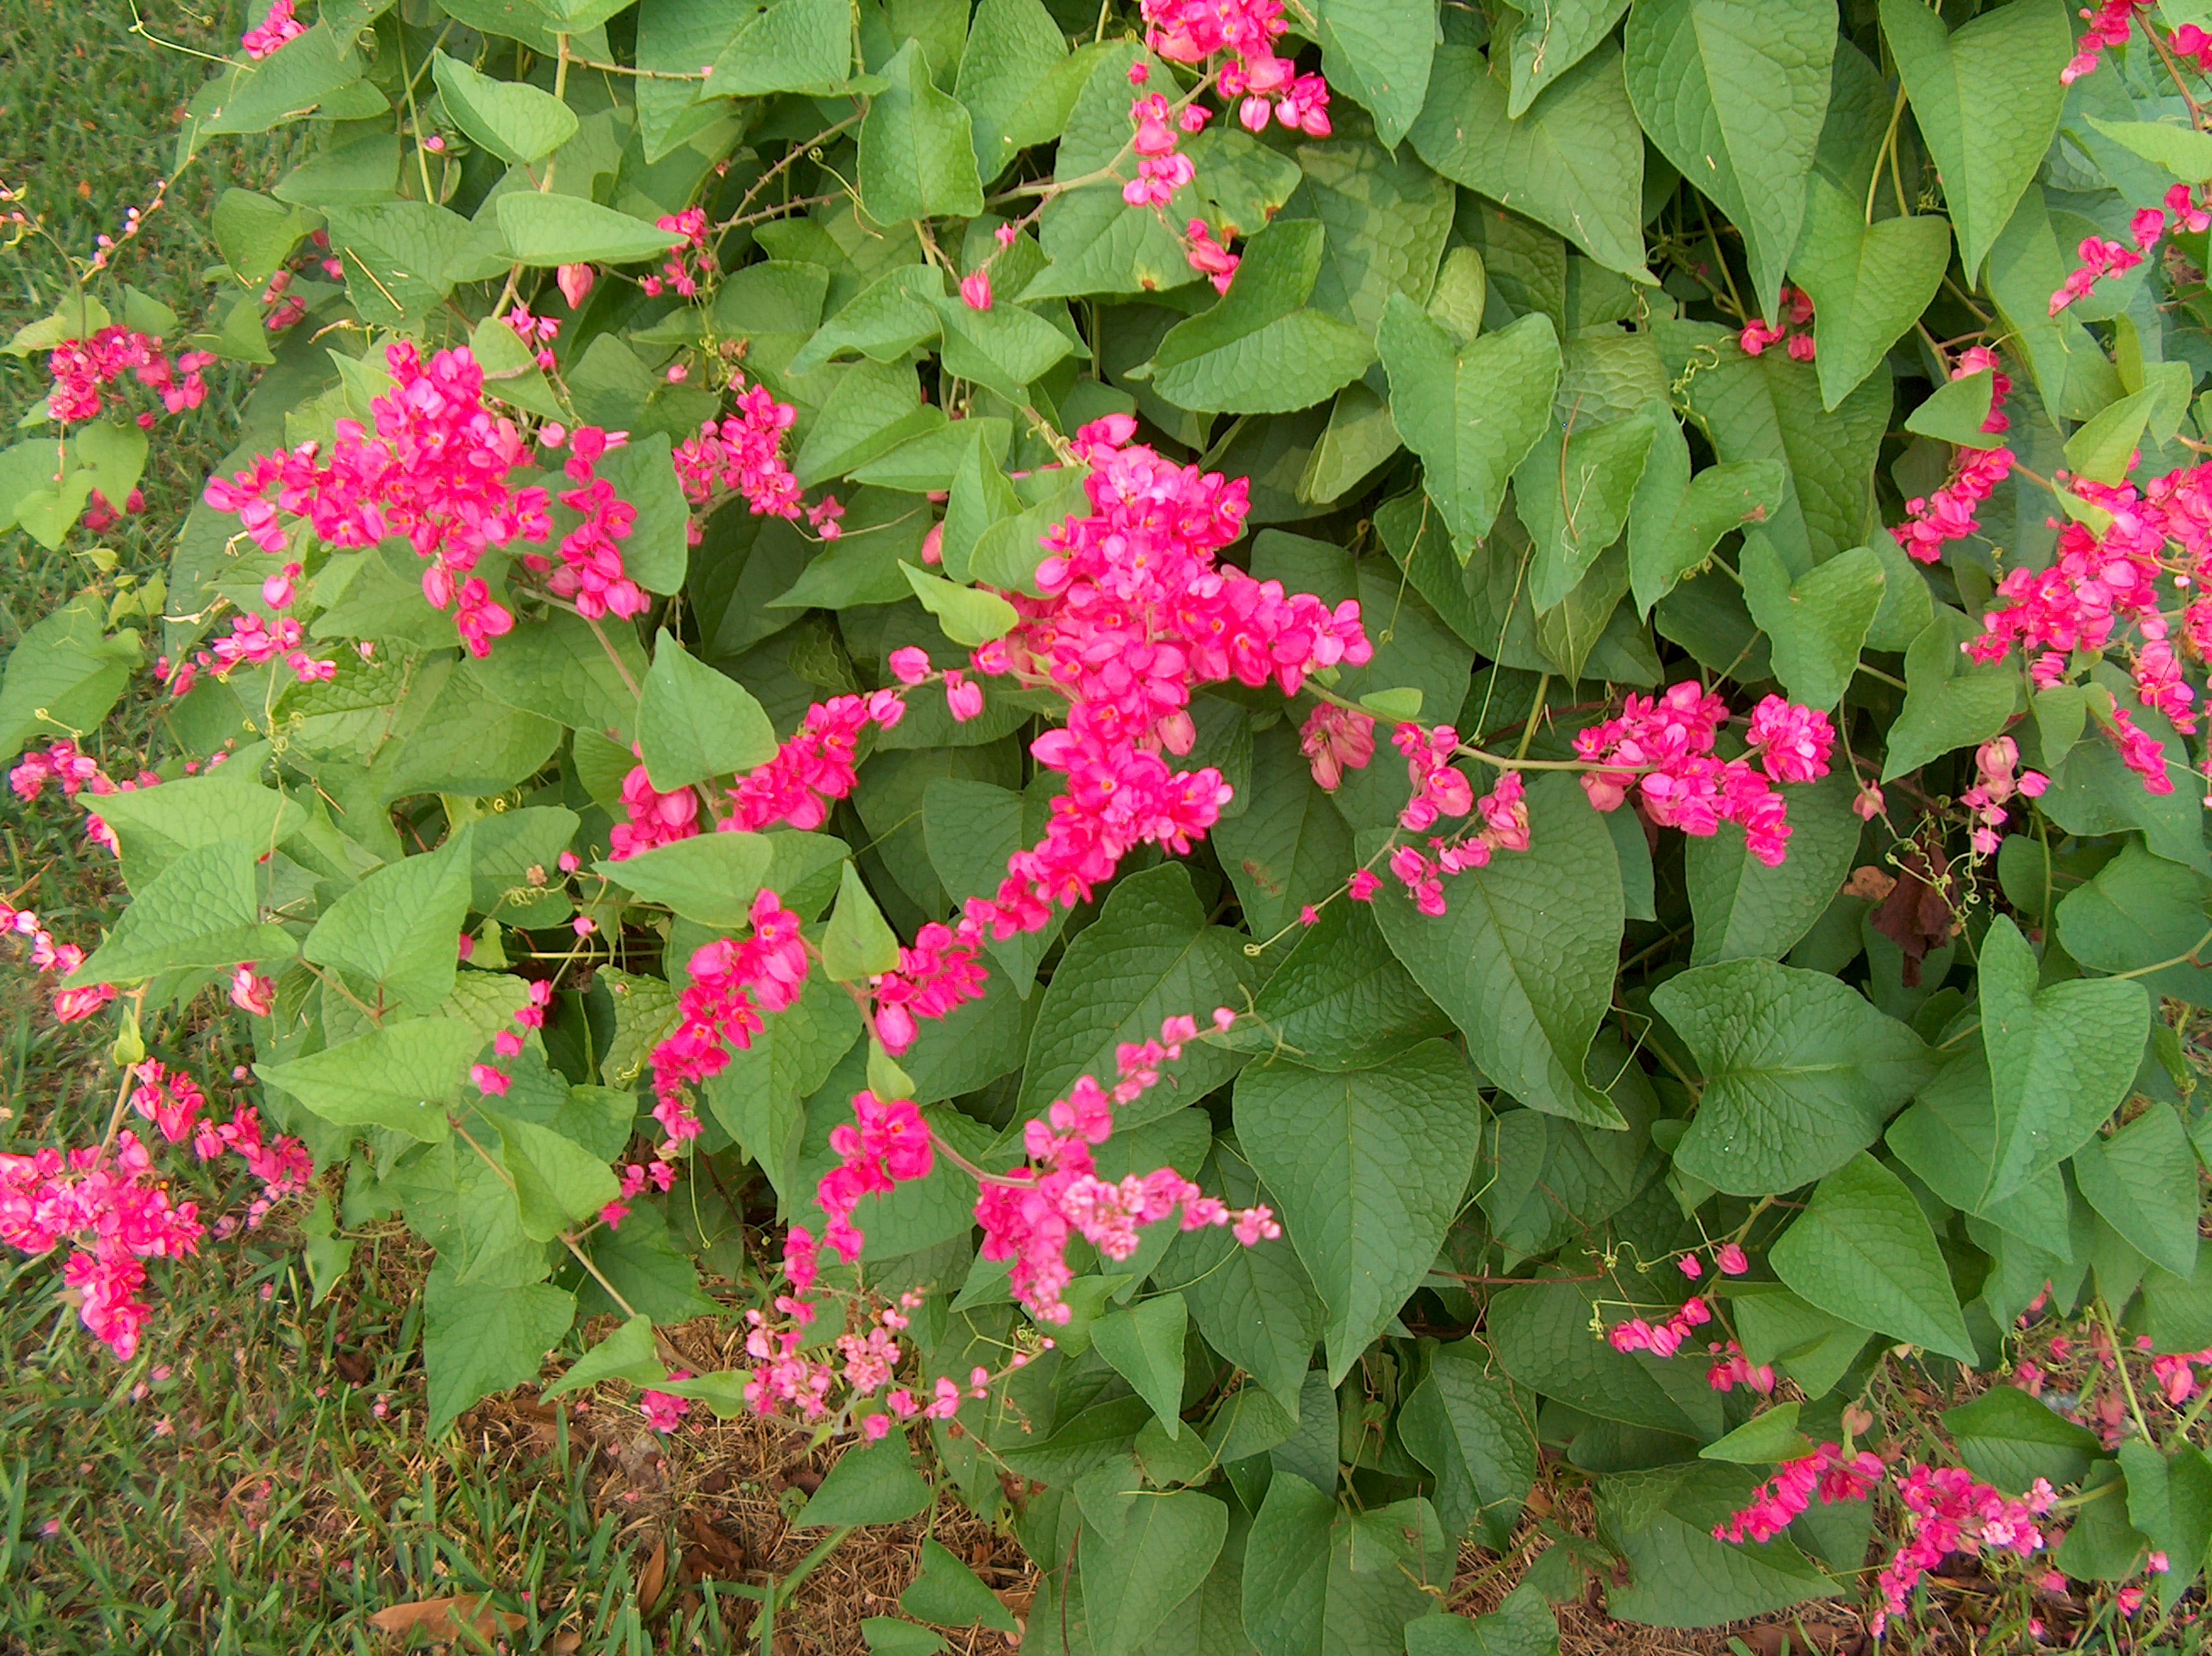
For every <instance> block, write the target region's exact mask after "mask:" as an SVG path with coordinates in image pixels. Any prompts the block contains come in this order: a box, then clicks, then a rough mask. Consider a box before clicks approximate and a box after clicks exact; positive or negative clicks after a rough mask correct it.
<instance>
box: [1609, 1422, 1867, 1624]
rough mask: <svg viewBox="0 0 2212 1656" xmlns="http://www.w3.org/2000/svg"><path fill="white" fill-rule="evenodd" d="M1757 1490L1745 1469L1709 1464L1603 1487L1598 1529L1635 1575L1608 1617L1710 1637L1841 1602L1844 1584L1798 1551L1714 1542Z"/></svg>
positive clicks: (1616, 1595) (1789, 1546) (1629, 1477)
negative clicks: (1713, 1629)
mask: <svg viewBox="0 0 2212 1656" xmlns="http://www.w3.org/2000/svg"><path fill="white" fill-rule="evenodd" d="M1753 1482H1754V1474H1753V1473H1752V1472H1750V1471H1749V1470H1746V1469H1745V1468H1742V1467H1738V1466H1728V1465H1723V1464H1716V1463H1713V1462H1710V1461H1705V1462H1696V1463H1692V1464H1688V1465H1682V1466H1666V1467H1661V1468H1659V1469H1657V1470H1654V1471H1649V1472H1627V1473H1621V1474H1618V1475H1616V1476H1612V1477H1608V1478H1607V1479H1605V1480H1604V1481H1603V1482H1601V1483H1600V1484H1599V1485H1598V1522H1599V1523H1600V1524H1601V1525H1603V1526H1604V1529H1605V1532H1606V1533H1607V1535H1609V1536H1611V1537H1613V1538H1614V1540H1615V1542H1616V1543H1617V1544H1618V1545H1619V1546H1620V1552H1621V1557H1622V1560H1623V1562H1626V1565H1627V1566H1628V1573H1629V1580H1628V1581H1627V1583H1626V1585H1625V1586H1610V1587H1608V1588H1607V1592H1606V1596H1605V1598H1606V1609H1607V1611H1608V1612H1609V1613H1610V1614H1611V1615H1613V1616H1614V1617H1615V1618H1617V1619H1619V1620H1621V1621H1626V1622H1638V1623H1643V1624H1644V1625H1645V1626H1647V1627H1665V1628H1700V1627H1710V1626H1711V1625H1713V1624H1715V1623H1718V1622H1722V1621H1737V1620H1741V1619H1744V1618H1747V1617H1750V1616H1761V1615H1765V1614H1766V1613H1767V1612H1769V1611H1771V1610H1787V1609H1788V1608H1789V1607H1790V1605H1792V1604H1802V1603H1804V1602H1805V1601H1806V1600H1808V1599H1810V1598H1832V1597H1833V1596H1835V1594H1836V1592H1838V1588H1837V1586H1836V1585H1835V1583H1834V1582H1832V1581H1831V1580H1829V1579H1828V1577H1827V1576H1826V1574H1824V1573H1823V1572H1822V1571H1821V1570H1820V1568H1819V1567H1818V1566H1817V1565H1815V1564H1814V1563H1813V1562H1811V1561H1810V1560H1808V1558H1807V1557H1806V1556H1805V1555H1804V1554H1802V1552H1800V1551H1798V1550H1797V1548H1796V1546H1795V1545H1794V1544H1793V1543H1790V1542H1789V1541H1786V1540H1775V1541H1769V1542H1767V1543H1764V1544H1763V1545H1761V1544H1753V1545H1747V1546H1737V1545H1735V1544H1734V1543H1729V1542H1725V1541H1717V1540H1715V1539H1714V1537H1713V1533H1712V1532H1713V1529H1714V1526H1715V1525H1719V1524H1723V1523H1725V1522H1726V1521H1727V1520H1728V1518H1729V1514H1730V1513H1734V1512H1735V1511H1736V1510H1738V1509H1739V1508H1741V1507H1742V1506H1743V1505H1744V1504H1745V1502H1746V1501H1748V1500H1749V1499H1750V1496H1751V1491H1752V1487H1753Z"/></svg>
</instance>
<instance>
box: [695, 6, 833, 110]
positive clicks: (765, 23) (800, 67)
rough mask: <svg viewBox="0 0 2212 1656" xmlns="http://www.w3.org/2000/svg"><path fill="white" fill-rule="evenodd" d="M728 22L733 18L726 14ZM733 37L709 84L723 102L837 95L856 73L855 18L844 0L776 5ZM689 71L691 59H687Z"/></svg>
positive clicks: (747, 20) (750, 17)
mask: <svg viewBox="0 0 2212 1656" xmlns="http://www.w3.org/2000/svg"><path fill="white" fill-rule="evenodd" d="M724 15H725V16H726V15H727V14H726V13H725V14H724ZM741 15H744V21H742V22H741V23H739V24H738V30H737V33H734V34H732V35H731V36H730V43H729V44H728V45H727V46H724V47H723V48H722V51H721V55H720V57H718V58H715V59H714V73H713V74H712V75H710V76H708V78H707V84H708V86H709V87H711V88H713V89H714V94H715V95H716V96H717V97H724V98H729V97H738V98H743V97H751V96H754V95H756V94H759V93H763V92H804V93H811V94H815V95H817V96H819V95H823V94H828V93H830V92H833V91H835V90H836V89H837V88H839V87H842V85H844V84H845V83H846V82H847V81H848V79H849V78H850V77H851V75H852V72H853V14H852V9H851V8H850V7H849V6H848V5H846V4H844V3H842V0H775V3H773V4H771V5H769V6H767V7H765V8H763V9H759V10H757V11H753V12H750V13H749V14H741ZM685 62H686V64H687V66H688V65H689V64H690V60H689V59H686V60H685Z"/></svg>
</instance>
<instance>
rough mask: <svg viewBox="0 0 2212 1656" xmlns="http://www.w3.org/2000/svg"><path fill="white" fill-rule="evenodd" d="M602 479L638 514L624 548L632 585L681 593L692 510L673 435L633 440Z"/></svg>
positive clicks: (608, 458)
mask: <svg viewBox="0 0 2212 1656" xmlns="http://www.w3.org/2000/svg"><path fill="white" fill-rule="evenodd" d="M599 476H600V477H602V478H605V479H606V480H607V481H608V482H609V483H611V484H613V485H614V490H615V493H616V494H617V496H620V497H621V498H622V499H623V500H625V501H627V502H629V503H630V504H631V505H632V506H634V507H635V508H637V521H635V523H633V524H632V525H631V526H630V532H629V539H628V540H626V541H624V542H623V569H625V570H626V571H627V572H628V574H629V577H630V579H631V580H633V581H636V582H637V584H638V585H639V586H641V587H642V588H645V589H646V591H647V592H650V593H660V594H664V595H665V594H675V593H678V592H681V591H682V590H683V589H684V570H685V569H686V568H687V567H688V566H689V564H690V556H691V550H690V527H691V508H690V503H689V502H686V501H685V500H684V489H683V485H682V484H679V483H678V482H677V480H676V468H675V466H673V465H671V463H670V460H669V444H668V434H667V433H666V432H665V431H655V432H651V433H649V434H647V435H644V436H637V435H633V436H632V437H631V438H630V440H629V441H628V442H626V443H624V444H623V445H622V447H619V448H615V449H611V450H609V451H608V452H607V453H606V454H604V455H602V456H601V457H600V459H599ZM601 653H602V654H604V653H605V652H604V651H602V652H601Z"/></svg>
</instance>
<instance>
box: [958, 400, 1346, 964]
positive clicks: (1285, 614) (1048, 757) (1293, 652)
mask: <svg viewBox="0 0 2212 1656" xmlns="http://www.w3.org/2000/svg"><path fill="white" fill-rule="evenodd" d="M1135 430H1136V422H1135V420H1134V419H1133V418H1132V417H1129V416H1127V415H1126V414H1116V415H1112V416H1109V417H1108V418H1106V419H1103V420H1100V421H1097V422H1095V423H1092V424H1091V425H1087V426H1085V427H1084V428H1083V429H1081V430H1080V431H1079V432H1078V433H1077V442H1076V448H1077V453H1078V456H1079V458H1081V459H1083V460H1085V461H1087V462H1088V463H1089V464H1090V465H1091V467H1092V470H1091V475H1090V477H1089V478H1087V479H1086V481H1085V492H1086V494H1087V496H1088V497H1089V500H1090V502H1091V510H1090V511H1089V513H1087V514H1085V515H1083V516H1080V517H1073V518H1070V519H1069V520H1068V521H1066V522H1065V523H1062V524H1060V525H1058V526H1055V527H1054V529H1053V530H1052V531H1051V533H1049V534H1048V535H1047V536H1046V537H1045V539H1044V546H1045V550H1046V552H1047V556H1046V557H1045V559H1044V561H1043V562H1042V563H1041V564H1039V565H1038V567H1037V573H1036V581H1037V586H1038V588H1039V590H1040V591H1041V592H1042V594H1043V596H1042V597H1040V598H1032V597H1030V595H1028V594H1025V593H1019V592H1016V593H1011V594H1007V595H1006V596H1007V598H1008V600H1009V601H1010V602H1012V605H1013V606H1014V608H1015V609H1016V611H1017V612H1018V613H1019V614H1020V616H1021V620H1020V622H1019V624H1018V625H1017V626H1016V627H1015V628H1014V630H1012V632H1011V633H1009V634H1008V635H1007V636H1006V637H1005V638H1002V639H1000V640H997V641H995V642H992V643H988V644H986V645H984V646H982V647H981V648H980V649H978V650H977V651H976V652H975V667H976V670H977V671H978V672H980V673H985V674H987V675H991V676H1001V675H1011V676H1012V677H1013V678H1014V679H1016V680H1017V681H1018V682H1020V683H1022V684H1024V685H1051V686H1054V688H1056V689H1058V690H1059V691H1060V692H1061V693H1062V694H1063V695H1065V696H1066V697H1067V698H1068V701H1069V703H1070V705H1069V709H1068V715H1067V723H1066V728H1064V729H1055V730H1048V731H1047V732H1046V733H1045V734H1042V735H1041V736H1039V737H1037V738H1036V740H1035V741H1033V742H1032V743H1031V744H1030V752H1031V753H1032V754H1034V755H1035V756H1036V759H1037V761H1038V763H1039V764H1042V765H1043V766H1045V768H1046V769H1048V770H1056V771H1059V772H1060V773H1061V774H1062V775H1064V776H1066V778H1067V787H1066V791H1065V792H1064V793H1063V794H1062V795H1060V797H1059V798H1058V799H1056V800H1054V801H1053V807H1052V817H1051V820H1050V822H1049V823H1048V825H1047V828H1046V831H1045V837H1044V838H1043V840H1042V842H1041V843H1039V844H1037V845H1036V846H1035V847H1033V848H1031V849H1026V850H1023V851H1019V852H1017V853H1016V854H1015V855H1014V856H1013V857H1012V858H1011V859H1010V860H1009V861H1008V864H1007V868H1008V873H1007V877H1006V880H1004V881H1003V882H1002V883H1001V884H1000V887H999V890H998V892H996V894H995V895H994V896H993V897H989V898H981V897H978V898H970V899H969V903H968V904H967V906H966V910H965V911H964V913H963V916H962V917H961V920H960V922H959V924H958V926H957V928H956V932H957V937H958V939H959V941H961V942H963V943H964V944H967V945H969V946H970V947H973V946H975V945H978V944H980V943H981V941H983V940H984V938H985V937H986V936H993V937H996V938H999V939H1000V940H1004V939H1006V938H1008V937H1011V936H1012V935H1015V934H1016V933H1018V932H1023V931H1036V930H1038V929H1040V928H1042V927H1043V926H1044V924H1045V923H1046V922H1047V921H1048V919H1049V918H1050V916H1051V913H1052V909H1053V905H1054V904H1062V905H1067V906H1073V904H1076V903H1079V902H1085V901H1088V900H1089V899H1090V898H1091V893H1092V892H1093V891H1094V890H1095V889H1096V887H1097V886H1098V885H1099V884H1100V883H1101V882H1103V881H1104V880H1108V879H1109V878H1111V877H1112V875H1113V874H1114V871H1115V868H1117V867H1119V866H1120V863H1121V859H1122V857H1123V856H1125V855H1127V853H1128V852H1129V851H1130V850H1132V849H1134V848H1135V847H1137V846H1139V845H1143V844H1158V845H1164V846H1167V847H1169V848H1170V849H1173V850H1175V851H1176V852H1177V853H1178V854H1182V853H1186V852H1188V850H1189V849H1190V845H1191V843H1192V842H1193V841H1194V840H1195V839H1198V838H1200V837H1204V835H1205V834H1206V831H1208V830H1209V829H1211V828H1212V825H1213V824H1214V823H1215V822H1216V821H1217V820H1218V819H1219V817H1220V813H1221V807H1222V806H1223V805H1225V803H1227V801H1228V799H1229V797H1230V790H1229V786H1228V784H1227V783H1226V782H1224V781H1223V780H1222V778H1221V773H1220V772H1219V771H1218V770H1214V769H1212V767H1210V766H1209V767H1206V768H1205V769H1202V770H1194V771H1189V770H1182V771H1178V770H1170V768H1169V766H1168V764H1167V763H1166V761H1165V760H1164V758H1162V757H1161V756H1162V754H1163V753H1164V752H1165V753H1172V754H1182V753H1188V752H1189V751H1190V749H1191V747H1192V746H1193V745H1194V742H1195V741H1196V740H1197V728H1196V726H1195V725H1194V723H1193V721H1192V719H1191V716H1190V711H1189V707H1190V695H1191V691H1192V690H1193V689H1194V688H1195V687H1197V686H1199V685H1207V684H1218V683H1220V682H1222V681H1224V680H1225V679H1235V680H1237V682H1238V683H1240V684H1243V685H1249V686H1252V687H1254V688H1257V687H1259V686H1260V685H1266V684H1268V683H1270V682H1272V683H1273V684H1274V685H1275V686H1276V687H1277V688H1278V689H1279V690H1280V691H1282V693H1283V694H1284V695H1285V696H1294V695H1296V694H1297V692H1298V691H1299V690H1300V688H1302V687H1303V686H1304V683H1305V679H1306V676H1307V675H1308V674H1309V673H1315V672H1318V671H1319V670H1321V669H1322V668H1323V667H1334V666H1336V665H1338V664H1340V663H1341V664H1344V665H1347V666H1358V665H1360V664H1361V663H1364V662H1365V661H1369V660H1370V659H1372V656H1373V654H1374V651H1373V648H1372V646H1370V644H1369V643H1368V642H1367V636H1366V634H1365V633H1364V631H1363V630H1362V629H1361V627H1360V623H1359V606H1358V602H1357V601H1356V600H1346V601H1345V602H1343V603H1342V604H1340V605H1338V606H1336V607H1335V608H1334V610H1332V609H1331V608H1330V607H1329V606H1328V605H1326V604H1324V603H1322V601H1321V600H1319V599H1317V598H1315V597H1313V596H1311V595H1310V594H1303V593H1301V594H1288V593H1285V591H1284V590H1283V588H1282V585H1281V583H1279V582H1278V581H1255V580H1254V579H1252V577H1251V576H1249V575H1246V574H1245V573H1244V572H1243V570H1241V569H1236V568H1235V567H1233V566H1229V565H1222V564H1218V563H1216V561H1215V555H1216V554H1217V553H1218V551H1220V550H1221V549H1222V548H1224V547H1225V546H1227V545H1229V544H1230V543H1231V542H1232V541H1234V540H1235V539H1237V537H1238V536H1239V535H1240V534H1242V533H1243V527H1244V517H1245V514H1246V512H1247V510H1248V507H1247V503H1246V485H1245V484H1244V483H1243V481H1242V480H1241V479H1240V480H1238V481H1237V482H1233V483H1232V482H1231V481H1229V480H1228V479H1226V478H1223V477H1221V476H1219V475H1218V474H1217V473H1212V472H1200V470H1199V469H1198V468H1197V467H1196V466H1177V465H1176V464H1174V463H1173V462H1171V461H1170V460H1165V459H1164V458H1163V457H1162V456H1160V455H1158V454H1155V453H1153V451H1152V450H1151V449H1150V448H1147V447H1142V446H1141V445H1132V444H1131V443H1130V441H1129V440H1130V438H1131V437H1132V436H1133V435H1134V433H1135Z"/></svg>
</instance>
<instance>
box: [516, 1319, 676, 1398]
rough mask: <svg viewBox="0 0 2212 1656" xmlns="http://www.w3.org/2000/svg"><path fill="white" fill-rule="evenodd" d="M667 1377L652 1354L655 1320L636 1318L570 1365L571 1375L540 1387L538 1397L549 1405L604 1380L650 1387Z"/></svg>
mask: <svg viewBox="0 0 2212 1656" xmlns="http://www.w3.org/2000/svg"><path fill="white" fill-rule="evenodd" d="M667 1378H668V1371H667V1370H666V1369H665V1368H664V1367H661V1363H660V1359H659V1357H657V1356H655V1355H653V1318H650V1317H633V1318H630V1319H629V1321H628V1322H626V1323H624V1324H623V1325H622V1326H621V1327H620V1328H617V1330H615V1331H614V1332H613V1333H611V1334H610V1335H608V1336H607V1337H606V1338H605V1339H604V1340H602V1341H600V1342H599V1344H597V1345H595V1346H593V1347H592V1349H590V1350H589V1351H587V1352H586V1353H585V1354H584V1355H582V1356H580V1357H579V1358H577V1359H576V1361H574V1362H573V1363H570V1364H569V1365H568V1373H565V1374H563V1375H562V1377H561V1378H560V1379H557V1380H554V1381H552V1382H551V1383H550V1384H549V1385H544V1386H543V1387H541V1388H540V1389H539V1391H538V1400H539V1401H540V1402H547V1401H550V1400H551V1399H552V1398H555V1397H564V1396H566V1395H567V1394H568V1393H569V1392H571V1391H582V1390H583V1389H584V1388H585V1387H586V1386H587V1385H598V1384H599V1382H600V1381H602V1380H628V1381H629V1383H630V1384H631V1385H652V1384H653V1382H655V1381H658V1380H665V1379H667Z"/></svg>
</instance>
